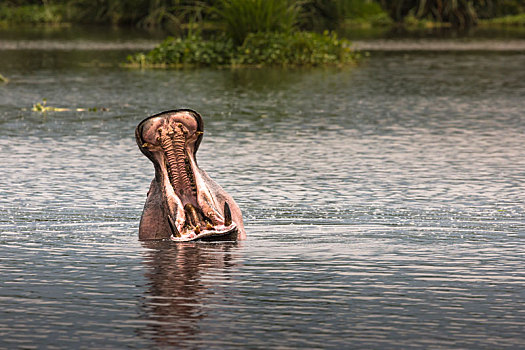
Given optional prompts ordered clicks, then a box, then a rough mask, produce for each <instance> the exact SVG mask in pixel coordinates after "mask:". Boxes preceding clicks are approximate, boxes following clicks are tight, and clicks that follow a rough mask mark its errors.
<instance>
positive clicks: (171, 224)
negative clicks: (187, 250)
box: [168, 215, 180, 237]
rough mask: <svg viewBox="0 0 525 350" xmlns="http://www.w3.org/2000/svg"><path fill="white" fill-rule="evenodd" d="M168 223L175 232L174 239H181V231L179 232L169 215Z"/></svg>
mask: <svg viewBox="0 0 525 350" xmlns="http://www.w3.org/2000/svg"><path fill="white" fill-rule="evenodd" d="M168 223H169V225H170V227H171V231H172V232H173V236H174V237H180V233H179V230H177V226H176V225H175V220H173V218H172V217H171V215H168Z"/></svg>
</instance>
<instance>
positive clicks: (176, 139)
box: [135, 109, 246, 242]
mask: <svg viewBox="0 0 525 350" xmlns="http://www.w3.org/2000/svg"><path fill="white" fill-rule="evenodd" d="M203 133H204V123H203V120H202V117H201V116H200V114H199V113H197V112H196V111H194V110H191V109H176V110H170V111H166V112H161V113H159V114H155V115H153V116H151V117H148V118H146V119H144V120H143V121H141V122H140V123H139V125H138V126H137V128H136V129H135V139H136V141H137V145H138V146H139V149H140V151H141V152H142V153H144V155H145V156H146V157H148V158H149V160H151V161H152V162H153V166H154V168H155V178H154V179H153V181H152V182H151V185H150V188H149V191H148V194H147V199H146V204H145V205H144V210H143V212H142V217H141V219H140V225H139V240H142V241H147V240H162V239H171V240H173V241H176V242H184V241H195V240H230V241H231V240H243V239H245V238H246V232H245V230H244V225H243V220H242V213H241V210H240V208H239V206H238V205H237V204H236V203H235V201H234V200H233V198H232V197H231V196H230V195H229V194H228V193H227V192H226V191H224V190H223V189H222V187H221V186H219V185H218V184H217V183H216V182H215V181H213V180H212V179H211V178H210V177H209V176H208V174H207V173H206V172H205V171H204V170H202V169H201V168H199V166H198V164H197V158H196V153H197V150H198V149H199V145H200V143H201V141H202V137H203Z"/></svg>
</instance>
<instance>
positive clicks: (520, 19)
mask: <svg viewBox="0 0 525 350" xmlns="http://www.w3.org/2000/svg"><path fill="white" fill-rule="evenodd" d="M479 24H480V25H481V26H483V27H493V26H500V27H501V26H513V27H520V26H525V13H522V14H519V15H514V16H505V17H498V18H492V19H484V20H480V21H479Z"/></svg>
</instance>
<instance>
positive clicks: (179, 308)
mask: <svg viewBox="0 0 525 350" xmlns="http://www.w3.org/2000/svg"><path fill="white" fill-rule="evenodd" d="M142 245H143V247H144V248H146V249H148V250H147V251H146V252H145V255H144V260H143V263H144V265H145V267H146V272H145V277H146V278H147V281H148V284H147V288H146V292H145V295H144V296H143V298H142V301H141V304H140V314H141V318H142V320H143V321H146V326H145V327H144V328H142V329H140V330H139V331H138V333H139V335H140V336H141V337H142V338H146V339H148V340H152V341H153V342H154V343H155V344H156V345H157V346H162V347H164V346H169V347H171V346H181V345H183V344H189V343H192V342H193V341H195V340H196V339H198V338H199V333H200V332H201V328H200V327H199V323H200V321H201V320H203V319H205V318H206V317H207V316H208V315H207V312H208V311H207V310H208V309H207V308H206V300H207V299H210V298H212V297H217V295H216V294H217V293H219V294H220V291H219V289H218V288H214V286H216V285H219V284H220V281H217V283H215V282H214V278H213V276H223V275H224V274H225V273H226V274H227V273H228V270H230V269H232V268H234V267H236V266H237V265H238V263H237V261H238V259H237V258H236V257H235V255H236V249H237V248H238V247H239V246H240V243H238V242H223V243H201V242H197V243H184V244H175V243H172V242H143V243H142ZM218 297H219V298H221V296H218Z"/></svg>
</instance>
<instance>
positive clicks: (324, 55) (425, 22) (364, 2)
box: [0, 0, 525, 67]
mask: <svg viewBox="0 0 525 350" xmlns="http://www.w3.org/2000/svg"><path fill="white" fill-rule="evenodd" d="M524 13H525V4H524V2H523V1H522V0H479V1H473V0H199V1H190V0H4V1H3V2H2V4H0V22H2V21H3V22H18V23H60V22H67V21H70V22H75V23H101V24H102V23H104V24H113V25H136V26H140V27H145V28H153V27H157V28H163V29H164V30H165V31H167V32H169V33H172V34H175V35H174V36H175V37H176V38H168V39H167V40H166V41H165V42H163V43H162V44H161V45H159V46H158V47H157V48H155V49H154V50H152V51H151V52H149V53H139V54H136V55H133V56H131V57H129V59H128V62H129V64H130V65H132V66H141V67H145V66H170V67H182V66H184V67H187V66H244V65H250V66H261V65H280V66H304V65H307V66H316V65H326V64H333V65H342V64H349V63H354V62H355V61H356V59H357V58H358V55H357V54H356V53H354V52H352V51H351V50H350V48H349V46H350V44H349V43H348V42H346V41H344V40H340V39H338V38H337V37H336V36H335V34H329V31H334V30H338V29H344V30H349V29H350V30H351V29H352V28H354V27H355V26H360V27H363V26H372V25H373V26H404V27H407V28H434V27H441V26H447V27H454V28H459V29H463V28H469V27H472V26H475V25H477V24H478V23H479V22H480V21H481V24H482V25H484V26H490V25H492V26H496V25H500V26H501V25H523V24H524V23H525V19H524V16H525V14H524ZM495 16H498V17H500V18H498V19H494V17H495ZM310 31H313V32H315V33H320V32H324V34H314V33H313V32H310ZM219 33H220V34H219Z"/></svg>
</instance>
